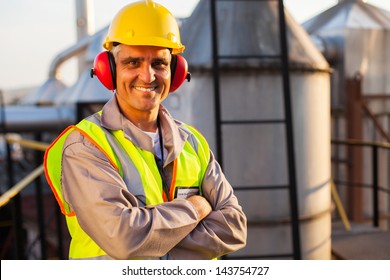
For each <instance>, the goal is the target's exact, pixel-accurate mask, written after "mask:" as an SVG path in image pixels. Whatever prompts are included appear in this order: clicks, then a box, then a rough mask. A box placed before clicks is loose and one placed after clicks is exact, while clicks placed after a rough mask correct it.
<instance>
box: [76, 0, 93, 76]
mask: <svg viewBox="0 0 390 280" xmlns="http://www.w3.org/2000/svg"><path fill="white" fill-rule="evenodd" d="M75 4H76V26H77V41H80V40H81V39H82V38H84V37H86V36H89V35H92V34H93V33H94V32H95V24H94V21H95V19H94V17H93V13H92V11H93V5H92V0H75ZM78 59H79V61H78V65H79V75H80V74H81V73H83V72H84V70H85V69H86V68H87V67H88V65H87V59H86V55H85V54H84V55H80V56H79V58H78Z"/></svg>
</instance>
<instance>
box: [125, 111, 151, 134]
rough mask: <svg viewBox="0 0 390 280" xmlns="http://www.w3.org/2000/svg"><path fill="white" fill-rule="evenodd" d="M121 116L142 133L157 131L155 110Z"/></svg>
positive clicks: (127, 113)
mask: <svg viewBox="0 0 390 280" xmlns="http://www.w3.org/2000/svg"><path fill="white" fill-rule="evenodd" d="M123 115H124V116H125V117H126V118H127V119H128V120H130V121H131V122H132V123H133V124H134V125H136V126H137V127H138V128H139V129H141V130H142V131H147V132H156V131H157V116H158V111H157V110H156V111H155V112H154V111H153V112H149V111H148V112H133V113H129V112H123Z"/></svg>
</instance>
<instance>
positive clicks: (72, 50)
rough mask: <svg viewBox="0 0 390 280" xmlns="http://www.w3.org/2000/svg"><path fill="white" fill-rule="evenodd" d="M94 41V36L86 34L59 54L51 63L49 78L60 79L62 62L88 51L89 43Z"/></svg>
mask: <svg viewBox="0 0 390 280" xmlns="http://www.w3.org/2000/svg"><path fill="white" fill-rule="evenodd" d="M92 41H93V37H92V36H85V37H83V38H81V39H80V40H79V41H77V43H76V44H75V45H73V46H71V47H69V48H68V49H66V50H64V51H63V52H61V53H60V54H58V55H57V56H56V57H55V58H54V59H53V61H52V63H51V64H50V68H49V79H50V78H53V79H57V80H60V78H61V73H60V71H59V67H60V66H61V64H62V63H64V62H65V61H67V60H68V59H70V58H72V57H74V56H76V55H79V54H81V53H82V52H84V51H86V50H87V48H88V46H89V44H90V43H91V42H92Z"/></svg>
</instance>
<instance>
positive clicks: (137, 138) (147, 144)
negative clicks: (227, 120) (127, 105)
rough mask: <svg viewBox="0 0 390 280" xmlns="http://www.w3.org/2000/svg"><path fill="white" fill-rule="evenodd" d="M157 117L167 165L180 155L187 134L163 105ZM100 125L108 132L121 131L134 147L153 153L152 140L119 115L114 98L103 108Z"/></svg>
mask: <svg viewBox="0 0 390 280" xmlns="http://www.w3.org/2000/svg"><path fill="white" fill-rule="evenodd" d="M158 115H159V118H160V123H161V129H162V132H163V133H162V135H163V144H164V148H165V149H167V151H168V156H167V159H166V161H165V164H168V163H170V162H171V161H173V160H174V159H175V158H176V157H177V156H178V155H179V154H180V152H181V151H182V149H183V147H184V143H185V141H186V140H187V137H188V134H187V132H186V131H185V130H183V129H181V128H180V127H181V126H182V125H183V124H182V123H181V122H179V121H177V120H175V119H174V118H173V117H172V116H171V115H170V113H169V112H168V110H167V109H166V108H165V107H164V106H163V105H160V108H159V113H158ZM101 125H102V126H103V127H105V128H107V129H109V130H123V132H124V135H125V137H126V138H127V139H129V140H130V141H131V142H133V143H134V144H135V145H136V146H138V147H140V148H141V149H144V150H147V151H150V152H153V151H154V146H153V145H154V143H153V140H152V139H151V138H150V137H149V136H148V135H147V134H146V133H144V132H143V131H142V130H141V129H139V128H138V127H137V126H136V125H134V124H133V123H132V122H131V121H130V120H128V119H127V118H126V117H125V116H124V115H123V114H122V113H121V111H120V109H119V105H118V102H117V100H116V97H115V96H113V97H112V98H111V99H110V100H109V101H108V102H107V103H106V104H105V105H104V106H103V109H102V118H101Z"/></svg>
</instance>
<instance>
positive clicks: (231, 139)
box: [0, 0, 390, 260]
mask: <svg viewBox="0 0 390 280" xmlns="http://www.w3.org/2000/svg"><path fill="white" fill-rule="evenodd" d="M88 2H89V1H88V0H84V1H76V7H75V8H76V14H77V17H80V18H83V19H84V20H83V22H85V24H84V25H80V26H77V31H78V32H77V34H78V41H77V43H76V44H75V45H71V46H69V47H68V48H67V49H64V50H63V51H62V52H61V53H59V54H58V55H57V56H56V57H55V58H54V59H53V60H52V63H51V65H50V69H48V73H49V74H48V77H47V81H46V82H45V83H43V84H42V85H40V86H39V87H38V88H36V89H34V90H32V91H31V92H29V93H28V95H27V96H25V97H23V98H21V99H20V100H17V101H16V102H13V103H12V104H11V103H6V102H4V100H2V102H1V103H2V104H1V108H0V112H1V113H0V125H1V127H0V141H1V142H0V144H1V146H0V162H1V165H0V192H1V198H0V219H1V227H0V234H1V239H0V248H1V259H67V258H68V255H67V254H68V249H69V248H68V246H69V239H70V236H69V233H68V231H67V227H66V223H65V219H64V216H63V215H62V214H61V212H60V209H59V207H58V205H57V202H56V201H55V198H54V196H53V193H52V192H51V190H50V187H49V186H48V184H47V182H46V180H45V176H44V175H43V166H42V163H43V154H44V151H45V150H46V149H47V147H48V146H49V145H50V143H51V142H52V141H53V140H54V139H55V138H56V137H57V136H58V134H59V133H61V131H62V130H64V129H65V128H66V127H67V126H69V125H73V124H76V123H77V122H78V121H80V120H81V119H83V118H85V117H87V116H89V115H91V114H93V113H94V112H97V111H99V110H100V109H101V108H102V106H103V105H104V104H105V102H107V101H108V100H109V99H110V98H111V96H112V95H113V94H114V93H113V92H111V91H109V90H107V89H106V88H105V87H104V86H103V85H102V84H101V83H100V82H99V81H98V79H97V78H91V71H90V69H91V67H92V65H93V62H94V58H95V57H96V55H97V54H98V53H100V52H101V51H102V50H103V49H102V43H103V42H104V38H105V36H106V34H107V31H108V26H107V27H105V28H103V29H101V30H99V31H98V32H96V33H94V34H88V32H87V30H88V20H87V19H88V17H89V16H88V13H91V11H90V9H88ZM179 22H180V25H181V27H180V32H181V36H182V38H181V39H182V41H183V43H184V44H185V45H186V51H185V52H184V53H183V56H184V57H185V59H186V60H187V62H188V65H189V71H190V72H191V77H192V78H191V81H190V82H188V83H187V82H185V84H184V85H183V86H182V87H180V88H179V89H178V90H177V91H175V92H173V93H171V94H170V96H169V97H168V98H167V99H166V100H165V101H164V106H165V107H167V108H168V109H169V111H170V113H171V114H172V115H173V116H174V117H175V118H177V119H179V120H181V121H183V122H186V123H188V124H191V125H193V126H194V127H196V128H197V129H198V130H199V131H200V132H201V133H202V134H203V135H204V136H205V137H206V139H207V140H208V142H209V143H210V146H211V149H212V150H213V152H214V154H215V156H216V158H217V159H218V161H219V162H220V164H221V166H222V169H223V171H224V173H225V175H226V177H227V179H228V180H229V182H230V183H231V184H232V186H233V188H234V191H235V193H236V196H237V198H238V200H239V202H240V205H242V207H243V210H244V212H245V214H246V216H247V219H248V238H247V245H246V247H245V248H243V249H241V250H239V251H237V252H234V253H232V254H229V255H226V256H223V259H277V260H278V259H282V260H286V259H287V260H293V259H303V260H342V259H346V260H355V259H390V228H389V219H390V196H389V195H390V78H389V77H388V73H390V53H389V52H387V49H388V48H387V47H389V48H390V11H386V10H383V9H381V8H379V7H376V6H374V5H371V4H369V3H366V2H364V1H362V0H339V1H338V3H337V4H336V5H335V6H333V7H331V8H329V9H328V10H326V11H324V12H322V13H320V14H318V15H316V16H315V17H313V18H311V19H309V20H307V21H306V22H304V23H303V24H299V23H298V22H297V21H296V20H295V19H294V17H293V16H292V14H291V13H290V12H289V11H288V9H287V8H286V7H285V6H284V4H283V1H272V0H271V1H239V0H236V1H215V0H212V1H209V0H200V1H199V3H198V5H197V6H196V7H195V9H194V11H193V12H192V14H191V15H190V16H189V17H188V18H183V19H180V20H179ZM73 58H77V59H78V68H79V76H78V79H77V81H76V82H75V83H74V84H73V85H71V86H67V85H66V84H65V83H64V82H63V81H62V80H61V78H60V76H61V75H60V72H61V67H62V66H63V64H64V63H65V62H66V61H68V60H70V59H73ZM0 89H1V85H0Z"/></svg>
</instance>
